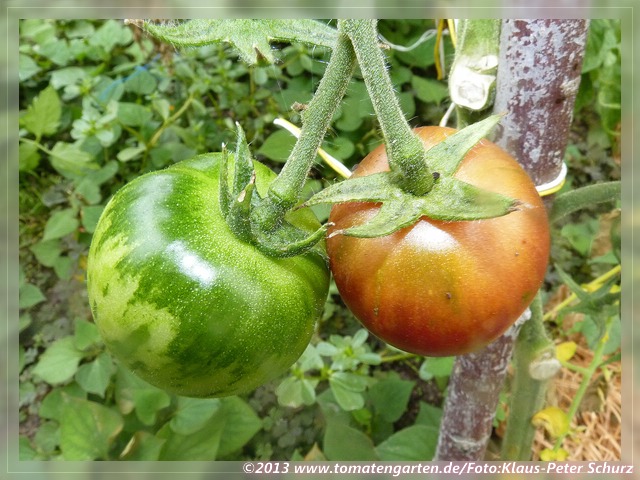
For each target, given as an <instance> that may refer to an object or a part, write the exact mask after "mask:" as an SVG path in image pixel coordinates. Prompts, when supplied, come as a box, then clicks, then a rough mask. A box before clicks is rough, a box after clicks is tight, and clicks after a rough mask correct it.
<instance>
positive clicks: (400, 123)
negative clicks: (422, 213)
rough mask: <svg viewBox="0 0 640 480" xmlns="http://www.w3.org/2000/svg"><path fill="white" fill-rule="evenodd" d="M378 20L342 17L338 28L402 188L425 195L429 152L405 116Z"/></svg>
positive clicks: (428, 181)
mask: <svg viewBox="0 0 640 480" xmlns="http://www.w3.org/2000/svg"><path fill="white" fill-rule="evenodd" d="M376 22H377V20H342V21H340V22H339V23H338V27H339V28H340V29H341V30H342V31H344V32H346V33H347V35H349V38H350V39H351V42H352V44H353V48H354V50H355V52H356V57H357V58H358V64H359V65H360V70H361V72H362V76H363V78H364V81H365V85H366V86H367V90H368V92H369V97H370V98H371V102H372V103H373V108H374V110H375V112H376V115H377V117H378V121H379V122H380V127H381V128H382V134H383V136H384V138H385V142H386V148H387V157H388V159H389V165H390V167H391V170H392V171H396V172H398V173H399V174H401V178H400V184H401V186H402V187H403V189H404V190H405V191H407V192H409V193H412V194H414V195H424V194H426V193H427V192H429V191H430V190H431V187H433V183H434V178H433V175H432V174H431V172H430V170H429V166H428V165H427V161H426V151H425V148H424V146H423V144H422V142H421V141H420V139H419V138H418V137H417V136H416V135H414V133H413V132H412V130H411V127H410V126H409V124H408V123H407V120H406V119H405V117H404V114H403V112H402V109H401V108H400V103H399V101H398V98H397V97H396V95H395V92H394V89H393V84H392V83H391V78H390V77H389V74H388V72H387V68H386V62H385V57H384V54H383V53H382V50H381V49H380V46H379V44H378V35H377V29H376Z"/></svg>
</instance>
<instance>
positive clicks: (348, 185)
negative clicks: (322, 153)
mask: <svg viewBox="0 0 640 480" xmlns="http://www.w3.org/2000/svg"><path fill="white" fill-rule="evenodd" d="M406 195H410V194H406V193H405V192H404V191H403V190H402V188H401V187H400V186H399V184H398V181H397V176H396V174H394V173H392V172H380V173H374V174H372V175H367V176H365V177H354V178H350V179H348V180H345V181H343V182H338V183H334V184H333V185H330V186H328V187H327V188H325V189H323V190H320V191H319V192H318V193H316V194H315V195H313V196H312V197H311V198H309V199H308V200H307V201H306V202H304V203H302V204H301V205H300V206H299V207H298V208H304V207H311V206H313V205H319V204H322V203H345V202H388V201H391V200H394V199H400V198H402V197H403V196H406Z"/></svg>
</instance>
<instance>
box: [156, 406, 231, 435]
mask: <svg viewBox="0 0 640 480" xmlns="http://www.w3.org/2000/svg"><path fill="white" fill-rule="evenodd" d="M220 406H221V404H220V399H218V398H187V397H179V398H178V408H177V410H176V411H175V413H174V415H173V418H172V419H171V421H170V422H169V425H170V426H171V429H172V430H173V431H174V432H176V433H178V434H180V435H190V434H192V433H194V432H197V431H198V430H200V429H201V428H202V427H203V426H204V425H205V424H206V422H207V421H208V420H209V419H210V418H211V417H212V416H213V415H214V414H215V413H216V412H217V411H218V410H219V409H220Z"/></svg>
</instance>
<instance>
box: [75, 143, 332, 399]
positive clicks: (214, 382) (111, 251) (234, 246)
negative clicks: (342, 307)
mask: <svg viewBox="0 0 640 480" xmlns="http://www.w3.org/2000/svg"><path fill="white" fill-rule="evenodd" d="M221 158H222V155H221V154H207V155H201V156H199V157H196V158H194V159H192V160H187V161H184V162H180V163H178V164H176V165H174V166H172V167H170V168H168V169H166V170H162V171H158V172H153V173H148V174H145V175H142V176H140V177H138V178H136V179H135V180H133V181H132V182H130V183H129V184H127V185H125V186H124V187H123V188H121V189H120V190H119V191H118V192H117V193H116V195H115V196H114V197H113V198H112V199H111V201H110V202H109V203H108V204H107V206H106V208H105V210H104V212H103V214H102V216H101V217H100V220H99V222H98V226H97V228H96V231H95V234H94V237H93V241H92V244H91V248H90V251H89V257H88V271H87V283H88V293H89V301H90V304H91V309H92V312H93V316H94V319H95V323H96V325H97V326H98V329H99V330H100V333H101V335H102V338H103V339H104V342H105V344H106V346H107V347H108V349H109V350H110V351H111V352H112V353H113V354H114V356H115V357H117V358H118V359H119V360H120V361H121V362H122V363H123V364H124V365H125V366H126V367H128V368H129V369H131V370H132V371H133V372H135V373H136V374H137V375H138V376H140V377H141V378H143V379H144V380H146V381H147V382H149V383H151V384H153V385H155V386H157V387H160V388H162V389H164V390H167V391H170V392H173V393H177V394H179V395H185V396H192V397H214V396H225V395H234V394H239V393H243V392H248V391H251V390H253V389H255V388H256V387H258V386H260V385H262V384H264V383H265V382H267V381H269V380H271V379H273V378H275V377H277V376H279V375H281V374H282V373H284V372H285V371H286V370H287V369H288V368H289V367H290V366H291V365H292V364H293V363H294V362H295V361H296V360H297V359H298V357H299V356H300V355H301V354H302V352H303V351H304V349H305V348H306V346H307V344H308V343H309V340H310V338H311V335H312V333H313V331H314V327H315V322H316V321H317V319H318V318H319V316H320V314H321V312H322V309H323V306H324V302H325V300H326V298H327V293H328V288H329V270H328V265H327V261H326V259H325V256H324V254H323V247H320V248H317V249H314V250H312V251H310V252H309V253H307V254H305V255H299V256H297V257H292V258H280V259H278V258H271V257H268V256H266V255H264V254H263V253H261V252H260V251H259V250H258V249H257V248H255V247H254V246H252V245H250V244H248V243H245V242H243V241H241V240H239V239H238V238H237V237H236V236H235V235H234V234H233V233H232V232H231V231H230V230H229V228H228V226H227V224H226V222H225V220H224V218H223V217H222V214H221V211H220V205H219V197H218V195H219V193H218V192H219V186H218V185H219V181H218V179H219V171H220V164H221ZM255 169H256V187H257V189H258V192H259V193H261V194H262V195H264V193H265V191H266V189H267V187H268V185H269V183H270V182H271V181H272V180H273V178H274V177H275V175H274V174H273V172H271V171H270V170H269V169H268V168H267V167H265V166H263V165H261V164H259V163H257V162H256V163H255ZM288 220H289V221H290V222H291V223H293V224H294V225H296V226H297V227H299V228H302V229H304V230H305V231H309V232H313V231H315V230H316V229H317V228H318V227H319V224H318V222H317V220H316V219H315V217H314V216H313V214H312V213H311V212H309V211H303V210H299V211H296V212H295V213H293V214H290V217H288Z"/></svg>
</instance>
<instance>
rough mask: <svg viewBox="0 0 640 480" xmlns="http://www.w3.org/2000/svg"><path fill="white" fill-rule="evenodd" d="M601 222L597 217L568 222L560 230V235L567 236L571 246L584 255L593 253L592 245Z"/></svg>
mask: <svg viewBox="0 0 640 480" xmlns="http://www.w3.org/2000/svg"><path fill="white" fill-rule="evenodd" d="M598 228H599V222H598V219H597V218H593V219H590V220H588V221H586V222H583V223H568V224H567V225H564V226H563V227H562V229H561V230H560V235H562V236H563V237H564V238H566V239H567V240H568V241H569V243H570V244H571V246H572V247H573V248H574V249H575V250H576V252H578V253H579V254H580V255H582V256H583V257H588V256H589V255H590V253H591V246H592V245H593V242H594V240H595V236H596V234H597V233H598Z"/></svg>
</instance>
